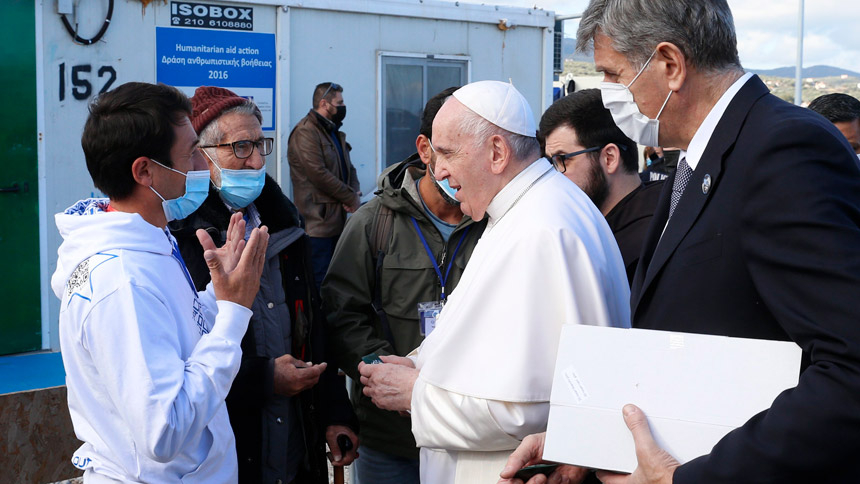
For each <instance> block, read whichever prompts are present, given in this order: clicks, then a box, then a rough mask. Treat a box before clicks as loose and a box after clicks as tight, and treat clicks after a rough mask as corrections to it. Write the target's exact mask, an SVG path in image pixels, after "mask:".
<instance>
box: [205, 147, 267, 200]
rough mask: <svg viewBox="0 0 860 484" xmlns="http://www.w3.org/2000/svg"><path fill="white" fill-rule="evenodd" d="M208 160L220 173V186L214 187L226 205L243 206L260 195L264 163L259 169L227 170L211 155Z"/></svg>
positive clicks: (264, 168) (263, 181)
mask: <svg viewBox="0 0 860 484" xmlns="http://www.w3.org/2000/svg"><path fill="white" fill-rule="evenodd" d="M204 153H206V152H205V151H204ZM206 156H207V157H209V154H208V153H206ZM209 160H210V161H212V164H214V165H215V168H218V171H219V172H220V173H221V186H220V187H219V186H216V187H215V188H217V189H218V193H219V194H220V195H221V200H224V202H226V203H227V205H230V206H231V207H233V208H235V209H240V208H245V207H247V206H248V205H250V204H251V202H253V201H254V200H256V199H257V197H259V196H260V193H261V192H262V191H263V185H265V184H266V165H263V167H262V168H260V169H259V170H229V169H226V168H221V167H220V166H218V163H216V162H215V160H213V159H212V158H211V157H209Z"/></svg>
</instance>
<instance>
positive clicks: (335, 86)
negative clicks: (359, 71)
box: [320, 82, 343, 99]
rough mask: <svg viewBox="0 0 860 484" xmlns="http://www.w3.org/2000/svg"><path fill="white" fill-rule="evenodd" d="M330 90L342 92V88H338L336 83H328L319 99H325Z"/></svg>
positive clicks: (338, 85)
mask: <svg viewBox="0 0 860 484" xmlns="http://www.w3.org/2000/svg"><path fill="white" fill-rule="evenodd" d="M332 89H334V90H335V91H340V90H342V89H343V88H342V87H340V84H338V83H336V82H330V83H328V89H326V90H325V92H324V93H323V95H322V97H321V98H320V99H325V97H326V95H327V94H328V93H329V92H331V90H332Z"/></svg>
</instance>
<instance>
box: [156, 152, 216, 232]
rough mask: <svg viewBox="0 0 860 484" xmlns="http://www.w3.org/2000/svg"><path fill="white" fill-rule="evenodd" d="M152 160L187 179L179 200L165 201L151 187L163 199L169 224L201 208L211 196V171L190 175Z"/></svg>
mask: <svg viewBox="0 0 860 484" xmlns="http://www.w3.org/2000/svg"><path fill="white" fill-rule="evenodd" d="M150 160H152V161H153V163H155V164H156V165H158V166H160V167H162V168H166V169H168V170H170V171H174V172H176V173H179V174H180V175H182V176H184V177H185V194H184V195H182V196H181V197H179V198H174V199H171V200H165V199H164V197H162V196H161V194H160V193H158V192H157V191H156V190H155V188H152V186H150V187H149V189H150V190H152V191H153V192H155V194H156V195H158V198H160V199H161V208H162V209H164V216H165V217H167V221H168V222H171V221H173V220H182V219H184V218H185V217H187V216H189V215H191V214H192V213H194V211H195V210H197V209H198V208H200V205H203V202H204V201H205V200H206V197H207V196H208V195H209V170H191V171H189V172H188V173H182V172H181V171H179V170H175V169H173V168H170V167H169V166H164V165H162V164H161V163H159V162H158V161H156V160H154V159H152V158H150Z"/></svg>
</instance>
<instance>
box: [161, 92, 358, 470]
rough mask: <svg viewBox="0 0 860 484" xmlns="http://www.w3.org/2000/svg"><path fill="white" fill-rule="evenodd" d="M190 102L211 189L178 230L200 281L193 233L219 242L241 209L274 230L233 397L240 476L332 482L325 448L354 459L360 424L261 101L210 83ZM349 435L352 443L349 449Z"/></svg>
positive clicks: (203, 280)
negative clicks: (331, 360)
mask: <svg viewBox="0 0 860 484" xmlns="http://www.w3.org/2000/svg"><path fill="white" fill-rule="evenodd" d="M191 105H192V109H193V112H192V115H191V124H192V126H193V127H194V129H195V130H196V131H197V132H198V133H199V134H200V144H199V152H200V154H201V155H202V156H203V158H204V159H205V160H206V163H207V164H208V167H209V179H210V180H211V185H210V186H209V194H208V196H207V197H206V199H205V201H204V202H203V204H202V205H201V207H200V209H199V210H197V211H196V212H195V213H194V214H193V215H192V216H190V217H188V218H187V219H185V220H183V221H181V222H179V223H176V224H172V225H171V230H172V231H173V234H174V236H175V237H176V239H177V241H178V244H179V249H180V251H181V253H182V256H183V257H184V259H185V261H186V263H187V265H188V271H189V273H190V275H191V278H192V280H193V281H194V284H195V285H196V286H197V287H205V285H206V284H207V283H208V281H209V272H207V271H206V270H205V267H206V266H205V265H204V259H203V250H202V247H201V246H200V244H199V243H198V242H197V241H196V240H195V238H193V237H192V234H194V233H196V232H197V231H199V230H201V229H202V230H205V231H206V233H208V234H210V235H211V236H212V238H213V239H214V240H215V243H216V244H220V243H221V241H222V240H223V239H224V230H225V228H226V223H227V221H228V220H229V219H230V217H231V216H232V215H233V214H237V213H241V214H242V218H243V219H245V220H246V223H247V226H248V227H256V226H259V225H260V224H265V225H266V226H267V227H269V231H270V232H271V235H270V237H269V241H268V246H267V250H266V255H265V259H266V260H265V266H264V269H263V272H262V276H261V278H260V290H259V291H257V293H256V296H255V298H254V303H253V305H252V306H251V310H252V311H253V315H252V316H251V322H250V324H249V325H248V330H247V332H246V333H245V335H244V337H243V338H242V364H241V366H240V368H239V374H238V375H237V376H236V380H235V381H234V382H233V386H232V387H231V388H230V393H229V394H228V395H227V411H228V413H229V414H230V423H231V425H232V427H233V432H234V433H235V434H236V453H237V455H238V457H239V482H240V483H252V482H284V483H293V484H319V483H328V469H327V466H326V461H325V454H326V452H325V444H326V443H328V445H329V447H330V448H331V450H332V457H331V459H332V463H333V465H335V466H343V465H347V464H349V463H350V462H351V461H352V460H353V459H354V458H355V457H356V452H355V448H357V447H358V439H357V437H356V435H355V433H354V429H357V423H356V421H355V415H354V413H353V411H352V408H351V407H350V404H349V400H348V398H347V395H346V391H345V389H344V388H343V383H342V382H341V381H340V380H339V379H338V378H337V373H336V370H335V368H328V370H327V371H326V368H327V364H326V362H325V361H326V355H325V353H324V335H323V318H322V317H321V311H320V309H319V297H318V295H317V291H316V288H315V287H314V284H313V282H312V281H313V272H312V270H311V262H310V247H309V241H308V235H307V234H306V233H305V231H304V230H303V229H302V227H301V224H300V221H299V217H298V213H297V212H296V207H295V206H294V205H293V204H292V203H291V202H290V200H289V199H287V197H286V196H285V195H284V193H283V192H282V191H281V187H279V186H278V184H277V182H276V181H275V180H274V179H272V178H271V177H269V176H267V175H266V156H267V155H269V154H271V152H272V149H273V140H272V138H267V137H265V136H264V134H263V129H262V127H261V124H260V123H261V121H262V114H261V113H260V110H259V109H258V108H257V106H256V104H254V102H253V101H251V100H249V99H245V98H243V97H240V96H237V95H236V94H235V93H234V92H232V91H230V90H227V89H224V88H220V87H215V86H202V87H199V88H197V90H196V91H195V93H194V97H192V98H191ZM341 435H344V436H346V438H348V439H350V440H351V441H352V442H353V444H354V445H353V449H352V450H350V451H348V452H346V453H345V454H343V455H342V454H341V451H340V449H339V446H338V445H337V439H338V437H339V436H341Z"/></svg>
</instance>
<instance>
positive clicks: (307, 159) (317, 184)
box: [287, 82, 361, 289]
mask: <svg viewBox="0 0 860 484" xmlns="http://www.w3.org/2000/svg"><path fill="white" fill-rule="evenodd" d="M345 116H346V104H344V102H343V87H342V86H341V85H340V84H337V83H334V82H323V83H322V84H318V85H317V86H316V88H314V94H313V108H312V109H311V110H310V112H309V113H308V115H307V116H305V117H304V118H303V119H302V120H301V121H299V122H298V124H296V127H295V128H293V131H292V133H290V140H289V142H288V148H287V159H288V160H289V162H290V179H291V180H292V181H293V200H295V201H296V205H297V206H298V208H299V213H301V214H302V217H304V218H305V230H307V232H308V235H309V236H310V240H311V252H312V255H313V269H314V279H315V282H316V286H317V289H319V287H320V285H321V284H322V281H323V277H325V273H326V271H327V270H328V265H329V263H330V262H331V257H332V255H333V254H334V247H335V245H336V244H337V239H338V237H340V233H341V232H342V231H343V226H344V224H345V223H346V213H347V212H349V213H352V212H355V211H356V210H357V209H358V205H359V197H360V196H361V189H360V187H359V184H358V176H357V175H356V173H355V168H354V167H353V166H352V162H351V161H350V158H349V151H350V150H351V149H352V148H351V147H350V146H349V143H347V142H346V133H344V132H342V131H340V127H341V125H342V124H343V119H344V117H345Z"/></svg>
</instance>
